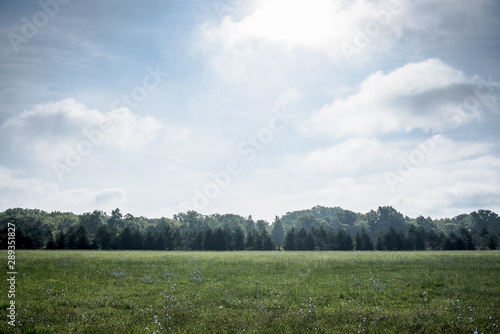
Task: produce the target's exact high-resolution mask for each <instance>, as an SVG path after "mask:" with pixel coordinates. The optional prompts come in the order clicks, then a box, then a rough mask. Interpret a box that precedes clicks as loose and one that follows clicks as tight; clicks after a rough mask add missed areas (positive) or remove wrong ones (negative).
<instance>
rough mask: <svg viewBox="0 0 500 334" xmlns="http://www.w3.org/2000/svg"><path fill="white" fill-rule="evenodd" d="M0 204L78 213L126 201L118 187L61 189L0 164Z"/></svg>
mask: <svg viewBox="0 0 500 334" xmlns="http://www.w3.org/2000/svg"><path fill="white" fill-rule="evenodd" d="M0 192H1V193H2V194H4V195H5V196H2V197H0V207H2V208H13V207H26V208H39V209H43V210H47V211H72V212H76V213H82V212H87V211H93V210H95V209H98V210H104V211H107V212H110V211H111V210H113V209H115V208H117V207H120V206H123V205H124V204H125V203H126V198H127V192H126V191H125V190H123V189H120V188H106V189H100V190H97V191H94V190H91V189H89V188H77V189H68V190H62V189H60V188H59V185H58V184H56V183H49V182H45V181H43V180H40V179H36V178H32V177H26V176H25V173H24V172H22V171H19V170H11V169H8V168H6V167H4V166H1V165H0Z"/></svg>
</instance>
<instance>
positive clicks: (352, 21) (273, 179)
mask: <svg viewBox="0 0 500 334" xmlns="http://www.w3.org/2000/svg"><path fill="white" fill-rule="evenodd" d="M499 17H500V2H499V1H494V0H484V1H466V0H454V1H451V0H432V1H430V0H422V1H402V0H401V1H397V0H378V1H369V0H352V1H346V0H308V1H305V0H288V1H285V0H266V1H264V0H249V1H242V0H213V1H212V0H193V1H180V0H170V1H168V0H167V1H143V2H140V3H139V2H137V1H126V0H108V1H77V0H42V1H41V2H32V1H17V2H5V1H4V2H1V3H0V35H2V39H0V76H1V78H2V80H1V81H0V128H1V131H0V209H1V210H4V209H6V208H9V207H29V208H40V209H44V210H48V211H52V210H58V211H73V212H76V213H82V212H88V211H92V210H94V209H100V210H104V211H106V212H108V213H110V211H111V210H112V209H114V208H116V207H119V208H120V209H121V210H122V211H123V212H130V213H132V214H133V215H144V216H148V217H159V216H167V217H171V216H172V215H173V214H175V213H178V212H181V211H186V210H191V209H192V210H196V211H198V212H201V213H203V214H210V213H236V214H241V215H243V216H248V215H252V216H253V217H254V219H266V220H268V221H272V219H273V218H274V216H275V215H282V214H284V213H286V212H287V211H294V210H299V209H306V208H310V207H312V206H314V205H324V206H341V207H343V208H345V209H350V210H353V211H357V212H367V211H369V210H370V209H376V208H377V207H378V206H383V205H392V206H394V207H395V208H396V209H398V210H399V211H401V212H403V213H404V214H407V215H409V216H417V215H420V214H422V215H424V216H431V217H433V218H439V217H452V216H455V215H458V214H460V213H464V212H470V211H473V210H477V209H482V208H483V209H490V210H493V211H496V212H500V196H499V195H500V190H499V189H500V179H499V176H500V149H499V139H500V138H499V134H498V128H499V125H500V123H499V121H500V116H499V111H500V105H499V103H500V86H499V80H500V79H499V78H500V66H499V65H500V62H499V59H500V38H499V37H500V36H499V32H500V21H499V20H498V18H499Z"/></svg>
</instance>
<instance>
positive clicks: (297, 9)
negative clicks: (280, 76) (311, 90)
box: [202, 0, 485, 60]
mask: <svg viewBox="0 0 500 334" xmlns="http://www.w3.org/2000/svg"><path fill="white" fill-rule="evenodd" d="M484 5H485V3H484V2H480V1H474V2H471V1H466V0H457V1H450V0H439V1H436V0H432V1H427V0H426V1H415V2H409V1H402V0H379V1H370V0H354V1H347V0H336V1H331V0H260V1H257V3H256V5H255V10H254V11H253V13H251V14H249V15H248V16H246V17H244V18H242V19H240V20H238V21H235V20H234V18H233V17H231V16H226V17H225V18H224V19H223V20H222V22H221V24H220V25H218V26H216V25H208V24H206V25H204V26H203V28H202V31H203V35H204V39H205V42H206V43H208V44H210V43H215V44H218V45H219V46H221V47H222V49H223V50H224V53H226V54H227V53H228V52H229V53H231V54H234V55H236V56H238V57H241V56H243V55H249V54H255V53H257V52H260V51H261V50H262V49H263V48H262V45H266V44H267V45H275V46H277V47H278V48H281V50H282V51H291V50H294V49H297V48H301V49H305V50H309V51H314V52H321V53H325V54H327V55H329V56H330V57H332V58H333V59H336V60H352V59H353V58H356V59H361V60H368V59H369V55H372V54H373V53H376V52H379V51H386V50H388V49H390V48H392V47H393V46H394V45H395V44H396V43H397V42H398V41H400V40H403V39H404V38H405V37H407V36H411V37H412V38H413V39H417V40H419V41H421V42H423V41H425V40H428V39H429V38H432V39H439V36H444V37H446V38H452V37H453V36H455V37H456V36H457V32H460V31H462V30H463V29H466V27H469V26H470V23H471V21H473V20H474V19H476V18H477V17H479V16H480V14H481V10H482V8H483V7H484Z"/></svg>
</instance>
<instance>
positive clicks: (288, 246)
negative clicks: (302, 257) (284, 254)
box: [283, 227, 297, 250]
mask: <svg viewBox="0 0 500 334" xmlns="http://www.w3.org/2000/svg"><path fill="white" fill-rule="evenodd" d="M283 249H285V250H296V249H297V248H296V246H295V227H292V228H291V229H290V230H288V232H287V233H286V235H285V241H284V242H283Z"/></svg>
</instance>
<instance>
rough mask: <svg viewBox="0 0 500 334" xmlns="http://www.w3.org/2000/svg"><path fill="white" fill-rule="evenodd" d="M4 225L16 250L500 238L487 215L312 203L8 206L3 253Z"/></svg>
mask: <svg viewBox="0 0 500 334" xmlns="http://www.w3.org/2000/svg"><path fill="white" fill-rule="evenodd" d="M9 222H10V223H13V224H15V226H16V248H17V249H100V250H210V251H213V250H214V251H222V250H276V249H282V250H290V251H292V250H320V251H321V250H330V251H331V250H339V251H344V250H346V251H347V250H426V249H430V250H473V249H497V248H498V246H499V237H500V218H499V217H498V216H497V215H496V214H495V213H494V212H491V211H487V210H479V211H475V212H472V213H470V214H468V215H461V216H457V217H455V218H453V219H450V220H448V219H444V220H432V219H430V218H424V217H422V216H420V217H417V218H414V219H410V218H408V217H406V216H403V215H402V214H401V213H399V212H398V211H397V210H395V209H394V208H392V207H379V208H378V210H377V211H371V212H369V213H367V214H364V215H363V214H357V213H354V212H352V211H348V210H343V209H341V208H338V207H337V208H325V207H319V206H317V207H314V208H312V209H310V210H304V211H297V212H293V213H287V214H286V215H284V216H282V217H276V218H275V220H274V222H273V223H272V224H269V223H267V222H266V221H263V220H257V221H254V220H253V219H252V217H251V216H249V217H248V218H244V217H242V216H238V215H232V214H226V215H219V214H215V215H208V216H207V215H201V214H199V213H197V212H195V211H188V212H186V213H179V214H176V215H174V217H173V219H169V218H164V217H162V218H159V219H149V218H146V217H134V216H133V215H131V214H126V215H122V213H121V212H120V210H119V209H116V210H113V211H112V212H111V215H109V216H108V215H107V214H106V213H104V212H102V211H98V210H95V211H93V212H91V213H90V212H89V213H84V214H82V215H76V214H73V213H61V212H51V213H48V212H44V211H42V210H36V209H35V210H32V209H8V210H6V211H4V212H2V213H0V248H4V249H5V248H6V247H7V245H6V235H7V223H9ZM450 222H452V223H453V224H450ZM495 229H496V231H497V232H496V233H495Z"/></svg>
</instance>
